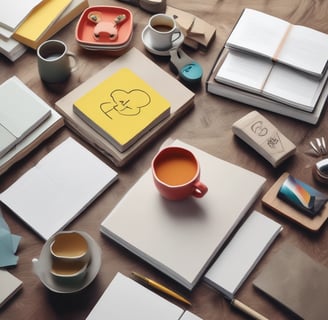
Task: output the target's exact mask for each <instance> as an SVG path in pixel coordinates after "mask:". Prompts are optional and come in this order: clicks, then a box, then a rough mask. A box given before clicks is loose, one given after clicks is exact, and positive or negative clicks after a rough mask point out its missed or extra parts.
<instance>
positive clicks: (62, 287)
mask: <svg viewBox="0 0 328 320" xmlns="http://www.w3.org/2000/svg"><path fill="white" fill-rule="evenodd" d="M79 233H81V234H82V235H83V236H84V237H85V239H86V240H87V242H88V245H89V248H90V254H91V256H90V264H89V265H88V268H87V272H86V275H85V277H84V278H83V280H82V281H81V282H79V283H61V282H58V281H56V280H55V279H54V277H53V276H52V274H51V272H50V270H51V265H52V259H51V252H50V245H51V243H52V242H53V240H54V237H55V235H53V236H52V237H51V238H50V239H48V241H47V242H46V243H45V244H44V246H43V247H42V250H41V253H40V257H39V259H36V258H34V259H33V260H32V262H33V271H34V273H35V274H36V275H37V276H38V277H39V279H40V281H41V282H42V283H43V284H44V286H45V287H47V288H48V289H49V290H50V291H53V292H56V293H73V292H77V291H80V290H82V289H84V288H85V287H87V286H88V285H89V284H90V283H91V282H92V281H93V280H94V279H95V277H96V276H97V274H98V272H99V270H100V266H101V249H100V247H99V246H98V244H97V243H96V242H95V240H94V239H93V238H91V237H90V236H89V235H88V234H87V233H85V232H82V231H79Z"/></svg>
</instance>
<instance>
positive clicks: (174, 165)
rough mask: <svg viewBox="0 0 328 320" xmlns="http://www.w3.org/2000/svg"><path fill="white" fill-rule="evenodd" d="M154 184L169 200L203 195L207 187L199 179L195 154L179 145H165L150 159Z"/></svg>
mask: <svg viewBox="0 0 328 320" xmlns="http://www.w3.org/2000/svg"><path fill="white" fill-rule="evenodd" d="M152 173H153V179H154V183H155V186H156V187H157V189H158V190H159V192H160V193H161V195H162V196H163V197H164V198H166V199H169V200H181V199H185V198H187V197H189V196H194V197H197V198H201V197H203V196H204V195H205V194H206V192H207V190H208V188H207V186H206V185H205V184H204V183H202V182H201V181H200V165H199V162H198V160H197V159H196V157H195V155H194V154H193V153H192V152H191V151H189V150H187V149H184V148H181V147H175V146H171V147H166V148H164V149H162V150H161V151H159V152H158V153H157V155H156V156H155V157H154V159H153V161H152Z"/></svg>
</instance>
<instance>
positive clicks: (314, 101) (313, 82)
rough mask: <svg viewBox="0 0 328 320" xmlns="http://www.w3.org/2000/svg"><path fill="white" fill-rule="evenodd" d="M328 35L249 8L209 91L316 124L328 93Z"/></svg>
mask: <svg viewBox="0 0 328 320" xmlns="http://www.w3.org/2000/svg"><path fill="white" fill-rule="evenodd" d="M327 60H328V35H327V34H324V33H322V32H319V31H316V30H314V29H311V28H307V27H304V26H298V25H292V24H290V23H289V22H287V21H284V20H282V19H279V18H277V17H273V16H270V15H268V14H265V13H262V12H259V11H256V10H252V9H245V10H244V11H243V13H242V15H241V16H240V18H239V20H238V22H237V23H236V25H235V27H234V29H233V31H232V32H231V34H230V36H229V37H228V39H227V41H226V43H225V46H224V48H223V50H222V51H221V52H220V54H219V56H218V59H217V61H216V63H215V65H214V67H213V69H212V71H211V73H210V75H209V77H208V79H207V82H206V89H207V91H208V92H210V93H213V94H216V95H220V96H223V97H227V98H230V99H232V100H236V101H240V102H243V103H246V104H249V105H252V106H254V107H258V108H262V109H265V110H269V111H272V112H275V113H279V114H282V115H285V116H288V117H292V118H295V119H298V120H301V121H304V122H308V123H311V124H316V123H317V122H318V120H319V118H320V115H321V113H322V110H323V108H324V105H325V102H326V99H327V95H328V86H327V77H328V73H327Z"/></svg>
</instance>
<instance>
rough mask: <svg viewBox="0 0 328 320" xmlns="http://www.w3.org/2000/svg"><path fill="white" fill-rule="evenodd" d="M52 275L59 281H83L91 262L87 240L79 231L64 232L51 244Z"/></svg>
mask: <svg viewBox="0 0 328 320" xmlns="http://www.w3.org/2000/svg"><path fill="white" fill-rule="evenodd" d="M50 253H51V257H52V267H51V274H52V275H53V276H54V277H55V279H56V280H57V281H64V282H69V281H71V282H72V281H74V282H78V281H81V280H82V279H83V278H84V276H85V275H86V271H87V266H88V264H89V262H90V250H89V245H88V242H87V240H86V239H85V238H84V236H83V235H82V234H81V233H79V232H77V231H63V232H59V233H58V234H56V235H55V237H54V240H53V242H52V243H51V244H50Z"/></svg>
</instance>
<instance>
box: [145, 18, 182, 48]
mask: <svg viewBox="0 0 328 320" xmlns="http://www.w3.org/2000/svg"><path fill="white" fill-rule="evenodd" d="M148 28H149V36H150V42H151V46H152V47H153V48H154V49H156V50H168V49H170V48H172V44H173V42H174V41H176V40H177V39H179V38H180V37H181V31H180V30H179V28H178V27H177V25H176V23H175V20H174V18H173V17H171V16H169V15H167V14H164V13H158V14H155V15H153V16H151V17H150V19H149V22H148Z"/></svg>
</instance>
